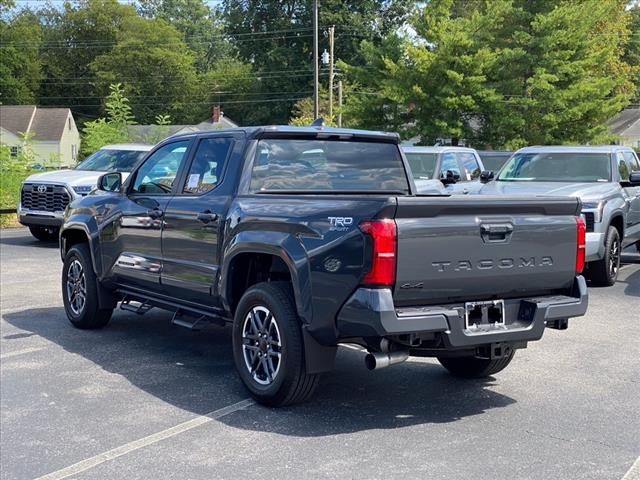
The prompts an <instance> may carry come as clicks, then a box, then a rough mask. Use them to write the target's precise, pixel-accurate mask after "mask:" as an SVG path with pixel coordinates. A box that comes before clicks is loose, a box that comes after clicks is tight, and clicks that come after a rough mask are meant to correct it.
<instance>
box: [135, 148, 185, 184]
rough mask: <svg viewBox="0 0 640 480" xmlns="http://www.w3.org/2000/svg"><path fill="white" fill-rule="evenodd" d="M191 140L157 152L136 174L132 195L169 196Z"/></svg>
mask: <svg viewBox="0 0 640 480" xmlns="http://www.w3.org/2000/svg"><path fill="white" fill-rule="evenodd" d="M188 146H189V140H185V141H182V142H174V143H169V144H167V145H165V146H163V147H161V148H160V149H158V150H156V151H155V152H154V153H153V154H151V156H150V157H149V158H148V159H147V160H146V161H145V162H144V164H143V165H142V166H141V167H140V168H139V169H138V171H137V172H136V174H135V175H136V177H135V179H134V182H133V186H132V188H131V193H143V194H151V195H168V194H170V193H171V192H172V191H173V184H174V182H175V180H176V177H177V176H178V171H180V166H181V165H182V163H183V162H184V160H185V154H186V152H187V147H188Z"/></svg>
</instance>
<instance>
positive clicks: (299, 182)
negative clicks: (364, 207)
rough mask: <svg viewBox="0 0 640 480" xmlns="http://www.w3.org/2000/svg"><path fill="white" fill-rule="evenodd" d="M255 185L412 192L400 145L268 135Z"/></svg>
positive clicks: (263, 189)
mask: <svg viewBox="0 0 640 480" xmlns="http://www.w3.org/2000/svg"><path fill="white" fill-rule="evenodd" d="M250 188H251V190H252V191H254V192H270V191H275V192H277V191H282V190H295V191H320V192H323V191H326V192H345V193H349V192H361V191H379V192H385V191H392V192H397V193H407V192H408V191H409V184H408V181H407V176H406V174H405V170H404V166H403V164H402V159H401V157H400V151H399V149H398V146H397V145H395V144H392V143H379V142H355V141H339V140H293V139H263V140H260V142H259V143H258V148H257V151H256V158H255V161H254V165H253V172H252V176H251V187H250Z"/></svg>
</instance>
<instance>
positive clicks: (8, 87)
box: [0, 4, 42, 105]
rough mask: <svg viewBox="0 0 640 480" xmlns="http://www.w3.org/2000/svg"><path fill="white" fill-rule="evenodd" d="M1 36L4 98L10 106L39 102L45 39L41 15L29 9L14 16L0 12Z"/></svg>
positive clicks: (0, 86) (0, 87)
mask: <svg viewBox="0 0 640 480" xmlns="http://www.w3.org/2000/svg"><path fill="white" fill-rule="evenodd" d="M7 5H9V6H10V5H11V4H7ZM3 8H4V7H3ZM0 38H1V39H2V45H0V92H1V97H0V101H2V103H5V104H10V105H11V104H13V105H21V104H26V103H35V101H36V95H37V93H38V86H39V83H40V79H41V62H40V57H39V54H38V49H39V47H40V44H41V42H42V29H41V28H40V24H39V22H38V19H37V17H36V16H35V15H34V14H33V13H32V12H30V11H28V10H23V11H22V12H20V13H18V14H17V15H15V16H14V17H13V18H10V19H6V18H5V17H4V16H3V15H0Z"/></svg>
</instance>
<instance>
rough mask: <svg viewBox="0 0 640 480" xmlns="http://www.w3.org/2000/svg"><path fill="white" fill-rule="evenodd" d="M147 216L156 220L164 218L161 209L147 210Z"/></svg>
mask: <svg viewBox="0 0 640 480" xmlns="http://www.w3.org/2000/svg"><path fill="white" fill-rule="evenodd" d="M147 216H148V217H149V218H152V219H154V220H156V219H158V218H160V217H161V216H162V210H160V209H159V208H154V209H152V210H147Z"/></svg>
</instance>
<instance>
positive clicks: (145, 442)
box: [35, 398, 255, 480]
mask: <svg viewBox="0 0 640 480" xmlns="http://www.w3.org/2000/svg"><path fill="white" fill-rule="evenodd" d="M254 404H255V402H254V401H253V400H251V399H249V398H247V399H245V400H242V401H240V402H237V403H234V404H233V405H228V406H226V407H223V408H220V409H218V410H214V411H213V412H210V413H207V414H206V415H200V416H198V417H196V418H192V419H191V420H187V421H186V422H183V423H180V424H178V425H176V426H174V427H171V428H167V429H166V430H162V431H160V432H157V433H153V434H151V435H149V436H147V437H143V438H140V439H138V440H134V441H133V442H129V443H125V444H124V445H121V446H119V447H116V448H114V449H111V450H109V451H107V452H104V453H101V454H99V455H96V456H94V457H91V458H87V459H86V460H82V461H80V462H78V463H75V464H73V465H70V466H68V467H66V468H63V469H62V470H58V471H55V472H51V473H48V474H46V475H44V476H42V477H38V478H36V479H35V480H62V479H63V478H68V477H70V476H72V475H77V474H79V473H82V472H84V471H86V470H89V469H90V468H93V467H96V466H98V465H100V464H102V463H105V462H108V461H109V460H113V459H115V458H118V457H121V456H123V455H126V454H127V453H131V452H133V451H135V450H139V449H141V448H144V447H147V446H149V445H153V444H154V443H158V442H160V441H162V440H166V439H167V438H171V437H175V436H176V435H179V434H181V433H184V432H186V431H188V430H192V429H194V428H196V427H199V426H201V425H204V424H205V423H209V422H211V421H213V420H216V419H218V418H222V417H224V416H226V415H229V414H231V413H233V412H237V411H238V410H243V409H245V408H248V407H250V406H251V405H254Z"/></svg>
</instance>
